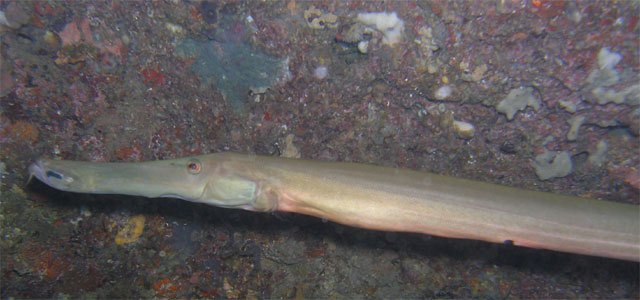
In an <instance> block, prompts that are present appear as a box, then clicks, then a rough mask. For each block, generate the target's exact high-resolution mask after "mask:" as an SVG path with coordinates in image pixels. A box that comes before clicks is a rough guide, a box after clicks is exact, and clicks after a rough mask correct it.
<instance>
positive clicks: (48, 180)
mask: <svg viewBox="0 0 640 300" xmlns="http://www.w3.org/2000/svg"><path fill="white" fill-rule="evenodd" d="M33 177H35V178H38V180H40V181H41V182H42V183H44V184H46V185H48V186H51V187H54V188H57V189H63V188H64V187H65V186H68V185H69V184H71V183H72V182H73V181H74V179H73V177H72V176H67V175H64V174H63V173H60V172H58V171H54V170H53V169H52V168H51V167H48V166H47V161H46V159H38V160H36V161H35V162H34V163H33V164H31V165H30V166H29V180H28V181H27V183H29V182H31V180H32V179H33Z"/></svg>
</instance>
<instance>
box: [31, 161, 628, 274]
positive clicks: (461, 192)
mask: <svg viewBox="0 0 640 300" xmlns="http://www.w3.org/2000/svg"><path fill="white" fill-rule="evenodd" d="M29 172H30V174H31V176H34V177H36V178H38V179H39V180H41V181H42V182H44V183H46V184H48V185H50V186H52V187H54V188H56V189H60V190H63V191H70V192H79V193H98V194H127V195H137V196H145V197H175V198H180V199H184V200H188V201H193V202H202V203H207V204H211V205H214V206H220V207H227V208H241V209H246V210H252V211H287V212H295V213H301V214H307V215H312V216H316V217H319V218H324V219H328V220H332V221H334V222H338V223H342V224H346V225H351V226H355V227H361V228H367V229H374V230H384V231H401V232H418V233H425V234H431V235H437V236H443V237H452V238H465V239H475V240H482V241H488V242H495V243H504V242H507V243H513V244H515V245H519V246H525V247H533V248H544V249H550V250H555V251H562V252H570V253H578V254H586V255H593V256H602V257H609V258H617V259H623V260H630V261H640V206H637V205H630V204H621V203H614V202H608V201H602V200H595V199H588V198H580V197H572V196H563V195H557V194H552V193H545V192H534V191H527V190H521V189H516V188H511V187H506V186H500V185H495V184H490V183H483V182H477V181H471V180H465V179H459V178H453V177H447V176H440V175H435V174H430V173H422V172H417V171H411V170H406V169H395V168H386V167H379V166H372V165H365V164H357V163H340V162H320V161H309V160H300V159H286V158H279V157H267V156H257V155H248V154H238V153H216V154H209V155H200V156H193V157H186V158H179V159H173V160H162V161H151V162H142V163H91V162H77V161H60V160H50V159H40V160H38V161H37V162H36V163H34V164H33V165H31V166H30V167H29Z"/></svg>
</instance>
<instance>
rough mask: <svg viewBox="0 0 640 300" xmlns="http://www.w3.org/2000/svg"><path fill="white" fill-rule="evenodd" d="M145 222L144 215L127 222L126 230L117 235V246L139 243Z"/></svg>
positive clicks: (123, 229)
mask: <svg viewBox="0 0 640 300" xmlns="http://www.w3.org/2000/svg"><path fill="white" fill-rule="evenodd" d="M144 222H145V218H144V216H143V215H138V216H134V217H132V218H130V219H129V220H127V223H126V224H124V228H122V230H120V231H119V232H118V234H117V235H116V244H118V245H124V244H129V243H133V242H135V241H137V240H138V238H139V237H140V235H141V234H142V230H144Z"/></svg>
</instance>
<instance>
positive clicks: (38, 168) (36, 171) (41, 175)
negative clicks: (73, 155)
mask: <svg viewBox="0 0 640 300" xmlns="http://www.w3.org/2000/svg"><path fill="white" fill-rule="evenodd" d="M33 177H35V178H38V180H40V181H42V182H43V183H46V184H49V183H48V182H47V179H46V176H45V172H44V168H43V167H42V160H41V159H38V160H36V162H34V163H32V164H31V165H30V166H29V180H28V181H27V184H29V183H30V182H31V180H33Z"/></svg>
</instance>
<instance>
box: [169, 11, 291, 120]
mask: <svg viewBox="0 0 640 300" xmlns="http://www.w3.org/2000/svg"><path fill="white" fill-rule="evenodd" d="M225 19H231V18H230V17H227V18H225ZM241 22H242V21H235V22H234V21H232V20H228V21H227V20H224V19H223V20H221V23H226V25H227V26H224V25H223V26H220V29H219V30H217V31H216V33H215V34H213V36H211V38H212V40H205V41H199V40H196V39H192V38H185V39H183V40H182V41H180V42H179V43H178V46H177V47H176V54H177V55H178V56H180V57H183V58H193V59H195V61H194V62H193V64H192V65H191V67H190V69H189V71H190V72H193V73H195V74H197V75H198V76H199V78H200V82H201V87H202V88H208V87H213V88H215V89H217V90H219V91H220V92H221V93H222V95H223V97H224V99H225V101H226V102H227V104H228V105H229V106H230V107H231V108H232V109H233V111H235V112H236V113H242V112H244V111H245V109H246V104H247V98H248V95H249V94H250V93H254V94H260V93H264V92H265V91H266V90H267V89H268V88H270V87H272V86H274V85H276V84H278V83H282V82H285V81H286V79H287V78H288V76H289V75H288V74H289V66H288V61H289V60H288V59H279V58H276V57H272V56H269V55H267V54H266V53H264V52H263V51H262V50H260V49H258V48H256V47H255V46H253V45H251V44H250V43H249V42H248V41H247V39H246V31H247V29H245V28H244V25H243V24H242V23H241ZM225 27H226V28H225ZM238 28H240V29H238ZM239 31H240V32H241V33H239V34H238V32H239Z"/></svg>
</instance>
